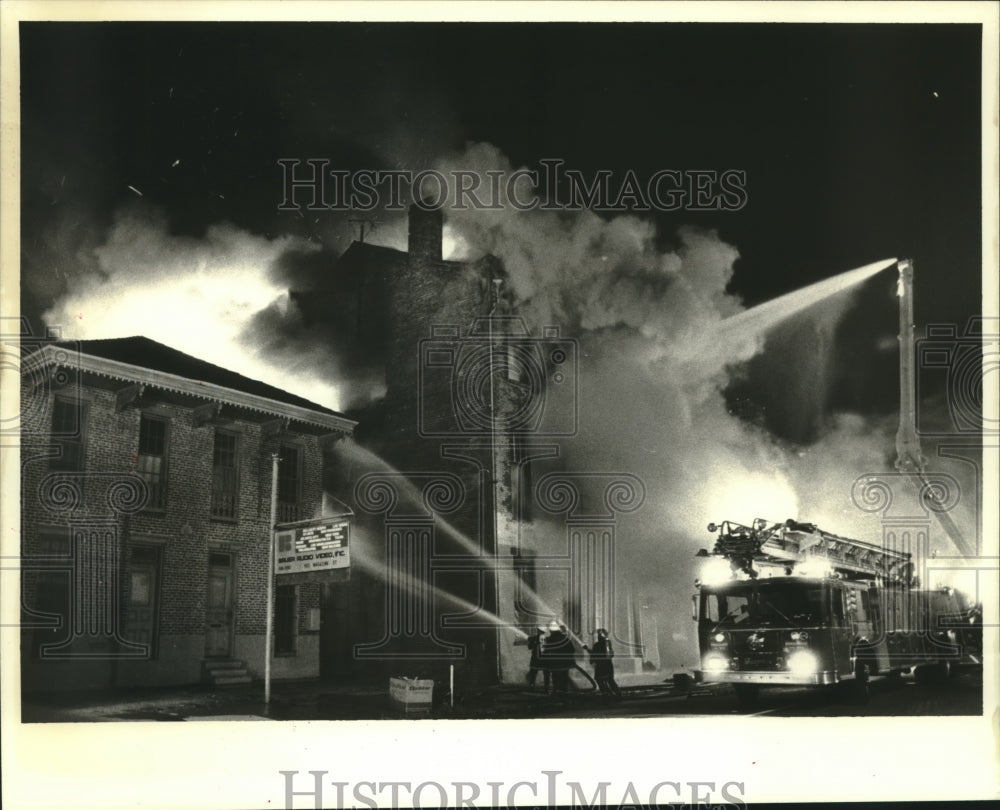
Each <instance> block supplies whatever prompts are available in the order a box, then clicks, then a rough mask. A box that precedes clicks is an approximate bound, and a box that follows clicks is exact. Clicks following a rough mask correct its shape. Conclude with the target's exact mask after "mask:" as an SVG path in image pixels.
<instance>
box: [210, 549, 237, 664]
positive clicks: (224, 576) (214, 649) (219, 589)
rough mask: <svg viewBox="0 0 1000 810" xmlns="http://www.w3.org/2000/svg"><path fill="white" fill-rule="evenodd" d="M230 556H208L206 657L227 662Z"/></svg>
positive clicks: (230, 621) (230, 617) (230, 627)
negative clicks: (223, 659) (222, 659)
mask: <svg viewBox="0 0 1000 810" xmlns="http://www.w3.org/2000/svg"><path fill="white" fill-rule="evenodd" d="M233 580H234V577H233V555H232V554H227V553H224V552H219V551H213V552H210V553H209V555H208V592H207V600H206V610H205V657H206V658H229V657H230V656H231V655H232V652H233Z"/></svg>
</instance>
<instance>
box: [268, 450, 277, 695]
mask: <svg viewBox="0 0 1000 810" xmlns="http://www.w3.org/2000/svg"><path fill="white" fill-rule="evenodd" d="M279 461H281V458H280V457H279V455H278V454H277V453H271V521H270V523H269V524H268V527H267V611H266V614H267V625H266V629H265V631H264V703H265V705H266V704H268V703H270V702H271V637H272V636H273V635H274V528H275V526H277V523H278V462H279Z"/></svg>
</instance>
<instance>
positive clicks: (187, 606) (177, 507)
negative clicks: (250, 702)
mask: <svg viewBox="0 0 1000 810" xmlns="http://www.w3.org/2000/svg"><path fill="white" fill-rule="evenodd" d="M107 384H108V381H103V382H102V381H99V380H97V379H96V378H85V379H84V380H82V387H81V388H80V400H81V402H82V403H83V406H84V410H85V413H86V420H85V428H84V430H85V451H84V472H83V473H82V474H76V473H59V478H60V479H61V480H65V481H66V482H67V483H70V484H71V485H72V486H71V489H75V490H77V491H79V493H80V495H81V499H80V502H79V503H78V504H77V505H76V507H75V508H72V509H67V508H64V507H65V506H66V504H65V503H63V502H61V501H60V500H59V497H58V494H59V491H60V490H59V488H57V489H56V490H54V491H51V492H50V494H46V493H45V492H43V491H41V489H40V488H41V487H42V485H43V483H44V482H46V479H47V480H48V483H49V484H51V483H52V480H53V479H52V478H51V476H50V472H51V470H50V461H49V459H48V457H47V455H51V454H52V449H51V448H52V444H51V443H50V439H49V436H48V433H49V431H50V428H51V425H52V408H53V402H54V399H55V398H56V397H57V396H60V393H59V391H56V392H50V391H42V392H39V391H37V390H36V389H35V388H33V387H32V385H31V381H30V380H26V381H25V384H24V385H23V387H22V402H23V403H25V413H26V414H27V415H28V418H27V419H26V420H25V422H24V424H23V426H22V434H23V436H24V441H23V451H22V545H23V552H24V555H25V560H26V565H25V568H26V569H28V570H27V572H26V573H25V574H24V575H23V602H24V604H25V605H26V606H27V607H28V608H29V609H31V608H33V606H35V607H36V606H37V599H38V592H39V581H40V580H39V578H40V576H41V577H43V578H44V577H45V576H46V575H40V574H39V573H38V572H33V571H31V570H30V569H31V568H32V564H31V559H32V557H34V556H36V555H37V554H39V553H40V551H43V550H46V544H48V545H49V546H51V543H52V542H53V541H52V538H58V537H59V536H60V535H61V536H62V537H65V538H68V532H69V525H70V523H79V522H81V521H87V520H102V519H104V520H107V521H109V522H110V524H111V525H112V526H113V527H114V530H115V531H117V536H118V537H119V539H120V544H121V549H120V552H119V554H118V556H119V561H118V562H119V563H120V564H119V565H118V567H117V571H118V573H119V574H120V579H119V588H118V591H119V595H118V598H119V600H120V601H119V604H124V603H125V601H126V600H127V596H128V587H129V571H130V563H129V562H128V559H129V555H130V554H131V553H132V550H133V549H134V548H136V547H143V548H149V549H154V550H155V552H156V554H157V555H158V559H159V583H158V592H159V599H158V604H159V613H158V618H157V632H158V637H159V643H158V645H157V650H156V657H155V659H153V660H149V661H129V662H127V664H122V665H120V666H117V670H118V674H117V675H116V676H115V677H117V679H118V683H117V684H115V683H95V684H90V683H89V680H88V678H87V677H84V678H83V682H86V683H87V684H88V685H123V684H125V683H126V682H129V680H130V678H129V676H128V675H127V671H132V672H133V677H132V680H134V681H135V682H137V683H139V682H141V683H156V682H159V681H160V680H162V682H165V683H166V682H177V681H180V682H183V681H185V680H191V673H192V672H195V673H197V672H198V667H199V664H200V658H201V657H202V656H203V653H204V642H203V641H202V642H201V651H200V652H199V651H198V647H199V643H198V639H199V638H203V636H204V634H205V631H206V589H207V585H208V562H209V554H210V552H223V553H228V554H230V555H231V558H232V560H233V568H234V596H233V608H234V617H233V619H234V621H233V625H234V628H233V630H234V634H235V635H236V636H237V637H239V636H244V635H245V636H256V635H260V636H262V635H263V634H264V630H265V622H266V617H265V604H266V603H265V599H264V594H265V593H266V588H267V548H268V546H267V538H268V533H269V532H268V525H269V520H270V488H271V458H270V455H271V453H273V452H276V451H277V449H278V446H279V442H287V443H290V444H294V445H295V446H297V447H298V448H299V449H300V453H301V455H302V475H301V480H302V488H301V501H300V503H301V517H302V518H311V517H314V516H316V515H318V513H319V509H320V504H321V499H322V454H321V451H320V447H319V440H318V438H317V437H316V436H310V435H304V434H297V433H295V432H291V433H284V434H281V436H280V438H278V437H265V436H264V435H263V431H262V427H261V425H260V424H258V423H257V422H255V421H251V420H249V419H240V418H236V419H234V420H233V421H232V422H229V423H226V424H225V425H224V426H223V427H224V428H225V429H226V430H228V431H234V432H235V433H236V434H237V435H238V442H239V457H240V463H239V476H238V511H237V516H236V519H235V520H220V519H213V518H212V516H211V498H212V466H213V443H214V435H215V431H216V429H217V428H216V427H215V426H213V425H212V424H206V425H203V426H197V424H196V422H195V419H194V414H193V411H192V409H191V408H190V407H184V406H182V405H178V404H171V403H168V402H165V401H163V400H162V399H160V400H158V399H157V397H156V392H155V391H149V389H147V394H146V395H145V396H144V398H143V400H142V401H141V402H140V403H139V404H138V405H137V406H136V407H131V406H130V407H126V408H124V409H123V410H121V411H117V410H116V403H115V394H114V391H113V390H108V387H110V386H108V387H105V386H107ZM124 385H125V384H124V383H120V384H119V387H124ZM64 391H65V392H66V393H67V394H68V395H69V396H70V397H72V396H74V392H73V391H72V390H70V389H64ZM143 413H148V414H150V415H154V416H157V417H161V418H164V419H166V420H167V422H168V425H169V427H168V452H167V474H166V477H167V503H166V508H165V510H163V511H162V512H154V511H149V510H146V511H140V512H137V513H134V514H131V515H124V514H120V513H119V514H116V513H115V512H114V511H112V510H111V509H110V508H109V506H108V502H107V497H108V491H109V485H110V484H112V483H114V482H115V481H116V480H120V477H121V476H127V475H128V474H129V473H132V472H133V471H135V470H136V463H137V456H136V454H137V450H138V443H139V425H140V419H141V416H142V414H143ZM234 413H236V414H238V413H239V412H238V411H234ZM293 427H294V423H293ZM48 489H49V490H52V488H51V486H49V487H48ZM65 491H67V492H68V491H69V490H68V489H67V490H65ZM47 576H48V577H49V580H50V582H51V580H52V576H53V575H51V574H49V575H47ZM64 579H65V576H64ZM67 584H68V579H67ZM80 593H81V591H80V588H79V587H78V586H77V585H73V594H74V598H79V596H80ZM83 593H84V594H86V595H87V598H88V599H89V600H90V601H91V603H95V602H97V601H99V600H100V599H101V598H102V596H103V595H104V592H103V591H102V590H101V588H100V587H95V588H87V589H84V591H83ZM297 603H298V616H299V626H298V632H299V633H300V634H301V635H316V631H315V630H308V629H307V627H306V621H307V617H308V612H309V609H310V608H315V607H318V604H319V586H317V585H301V586H299V592H298V599H297ZM83 607H85V608H86V609H87V610H88V611H90V612H91V613H92V612H93V610H95V609H96V607H97V606H96V605H95V604H89V605H85V606H83ZM124 623H125V620H124V614H122V619H121V620H120V623H119V624H120V626H123V625H124ZM39 633H40V634H41V637H42V639H43V640H45V639H52V638H53V631H38V630H36V631H34V634H36V635H37V634H39ZM55 635H58V633H56V634H55ZM37 641H38V639H35V638H33V634H32V632H31V631H27V632H26V633H25V637H24V643H23V649H24V650H25V664H26V668H25V670H24V675H25V679H26V682H25V687H26V688H29V686H28V680H29V679H32V678H34V677H35V676H36V675H38V674H39V673H41V674H40V676H39V680H38V681H37V682H38V683H39V684H42V683H45V682H46V680H47V678H46V666H47V665H49V664H51V663H52V662H48V661H39V660H38V659H37V657H36V652H35V648H36V647H37ZM299 646H300V648H302V649H309V650H311V651H312V652H311V657H312V658H313V659H314V660H313V661H311V662H308V663H307V669H310V670H316V669H317V668H318V663H317V661H316V660H315V659H316V651H315V645H299ZM192 655H196V656H198V659H197V660H196V661H194V663H193V666H192V662H191V661H190V660H187V659H190V658H191V657H192ZM178 656H183V657H184V658H185V660H184V661H180V660H173V659H175V658H177V657H178ZM55 666H56V668H59V670H60V676H59V679H60V680H61V679H65V678H66V677H67V672H66V671H65V665H64V664H56V665H55ZM287 668H288V667H286V669H287ZM77 669H79V668H77ZM86 669H87V667H86V666H84V667H83V670H86ZM91 669H95V667H91ZM103 669H104V670H106V669H108V667H104V668H103ZM111 669H115V667H112V668H111ZM83 670H80V671H83ZM53 671H54V670H53ZM74 671H76V670H74ZM102 671H103V670H102ZM122 672H126V675H124V676H123V675H122ZM312 674H315V672H313V673H312ZM160 676H162V679H161V678H160ZM103 677H106V676H105V675H101V676H97V678H96V679H97V680H98V681H100V680H101V678H103ZM196 677H197V676H195V679H196ZM55 685H58V684H53V686H55Z"/></svg>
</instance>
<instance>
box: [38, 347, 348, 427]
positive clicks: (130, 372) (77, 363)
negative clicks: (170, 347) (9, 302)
mask: <svg viewBox="0 0 1000 810" xmlns="http://www.w3.org/2000/svg"><path fill="white" fill-rule="evenodd" d="M39 354H41V355H42V357H41V358H39V359H40V360H41V361H42V362H41V363H40V365H42V366H45V365H49V364H54V365H57V366H64V367H66V368H73V367H77V368H79V369H81V370H82V371H88V372H91V373H93V374H99V375H101V376H104V377H111V378H113V379H119V380H133V381H135V382H141V383H144V384H146V385H151V386H153V387H154V388H162V389H164V390H167V391H174V392H175V393H179V394H187V395H189V396H193V397H200V398H202V399H209V400H218V401H225V402H228V403H229V404H232V405H237V406H239V407H242V408H247V409H249V410H252V411H259V412H261V413H266V414H271V415H274V416H285V417H288V418H289V419H294V420H295V421H296V422H304V423H306V424H309V425H317V426H319V427H327V428H330V429H331V430H336V431H341V432H344V433H351V432H352V431H353V430H354V428H355V426H356V425H357V424H358V423H357V422H355V421H354V420H353V419H348V418H347V417H344V416H335V415H334V414H327V413H323V412H322V411H314V410H312V409H310V408H304V407H302V406H300V405H291V404H288V403H285V402H279V401H278V400H275V399H269V398H267V397H262V396H259V395H257V394H249V393H246V392H245V391H237V390H235V389H233V388H227V387H225V386H222V385H216V384H215V383H208V382H204V381H202V380H192V379H190V378H188V377H181V376H178V375H176V374H170V373H168V372H166V371H156V370H155V369H151V368H145V367H143V366H136V365H133V364H132V363H123V362H122V361H120V360H109V359H107V358H105V357H97V356H96V355H92V354H86V353H85V352H77V353H72V352H67V351H66V349H64V348H59V347H56V346H54V345H51V344H49V345H47V346H43V347H42V348H41V349H40V350H39V352H37V353H36V354H34V355H30V357H32V358H33V357H36V356H37V355H39ZM67 354H70V355H71V356H73V355H74V354H75V357H73V359H70V360H67V359H65V358H63V359H61V358H60V357H59V355H63V356H65V355H67ZM29 362H30V361H29ZM36 362H37V361H36Z"/></svg>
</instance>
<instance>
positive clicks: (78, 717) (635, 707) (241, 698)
mask: <svg viewBox="0 0 1000 810" xmlns="http://www.w3.org/2000/svg"><path fill="white" fill-rule="evenodd" d="M618 682H619V684H620V686H621V689H622V699H621V700H606V699H604V698H603V697H602V696H601V695H600V694H599V693H598V692H596V691H595V690H592V689H591V688H590V687H589V685H588V684H587V683H586V682H585V681H584V680H583V679H582V678H581V677H579V676H575V677H574V686H575V688H573V689H571V690H570V692H569V693H568V694H566V695H548V694H546V693H545V692H544V690H543V689H542V688H541V686H540V685H539V686H536V687H535V688H534V689H532V688H530V687H529V686H528V685H527V684H500V685H496V686H492V687H489V688H487V689H483V690H480V691H475V692H469V693H461V692H458V691H457V690H456V695H455V700H454V702H452V700H451V699H450V696H449V695H448V693H447V685H445V686H444V688H443V689H442V688H440V687H436V688H435V693H434V700H433V702H432V703H431V704H430V705H429V706H428V705H418V706H409V707H403V706H399V705H397V704H394V703H393V702H392V700H391V699H390V697H389V684H388V679H386V681H385V682H384V683H378V684H366V685H359V684H350V685H342V684H332V683H326V682H323V681H319V680H298V681H275V682H273V683H272V686H271V700H270V702H269V703H265V702H264V685H263V683H262V682H259V681H258V682H255V683H251V684H245V685H240V686H228V687H215V688H212V687H208V686H188V687H173V688H160V689H141V690H140V689H135V690H118V691H116V692H64V693H59V694H46V695H26V696H25V697H24V698H23V700H22V702H21V712H22V721H23V722H26V723H74V722H148V721H164V722H192V721H234V720H236V721H239V720H245V721H268V720H286V721H287V720H299V721H306V720H400V719H413V720H419V719H427V718H430V719H436V720H473V719H476V720H479V719H527V718H607V717H622V718H641V717H663V716H666V715H673V716H705V715H715V716H718V715H722V716H726V715H733V714H754V715H770V716H779V717H780V716H785V717H794V716H799V717H823V716H825V717H831V716H832V717H839V716H854V715H869V716H903V715H910V716H924V715H927V716H945V715H973V716H975V715H980V714H981V713H982V711H983V683H982V672H981V671H970V672H964V673H960V674H957V675H955V676H954V677H952V678H950V679H949V681H948V682H947V683H946V684H942V685H939V686H927V685H923V686H922V685H919V684H917V683H915V682H914V680H913V678H912V677H911V676H906V677H905V678H903V679H900V680H897V681H892V680H890V679H886V678H876V679H873V681H872V690H871V691H872V695H871V700H870V702H868V703H865V704H863V705H858V704H856V703H855V702H853V701H851V700H848V699H845V695H844V694H842V692H843V690H837V689H833V688H832V687H831V688H828V689H815V688H812V689H810V688H804V687H803V688H777V689H770V690H762V694H761V700H760V703H759V705H758V706H756V707H755V708H740V706H739V704H738V702H737V701H736V697H735V695H734V694H733V692H732V690H731V689H730V688H729V687H728V686H725V685H722V684H700V683H694V682H692V681H690V680H684V679H682V681H681V682H678V683H675V682H674V679H673V677H672V676H671V675H670V674H669V673H663V672H644V673H638V674H636V675H622V676H620V677H618Z"/></svg>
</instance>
